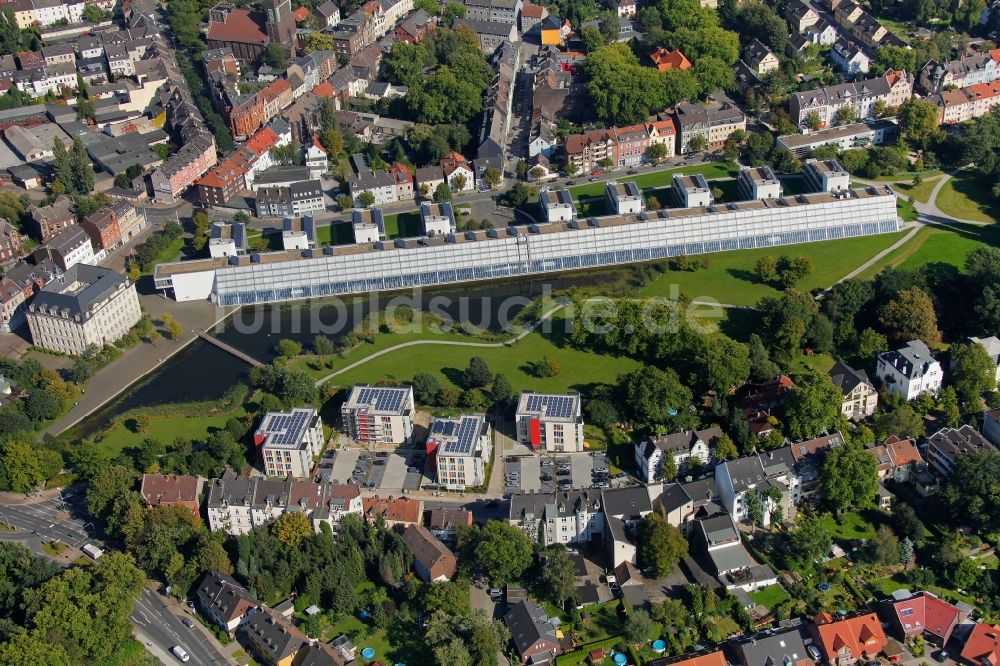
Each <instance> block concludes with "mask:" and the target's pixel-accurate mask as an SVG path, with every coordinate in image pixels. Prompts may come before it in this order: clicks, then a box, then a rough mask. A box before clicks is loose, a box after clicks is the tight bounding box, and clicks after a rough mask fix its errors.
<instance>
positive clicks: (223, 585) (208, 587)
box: [195, 571, 257, 636]
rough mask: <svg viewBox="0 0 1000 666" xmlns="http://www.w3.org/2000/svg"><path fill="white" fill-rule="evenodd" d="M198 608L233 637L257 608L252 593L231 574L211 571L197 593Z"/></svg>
mask: <svg viewBox="0 0 1000 666" xmlns="http://www.w3.org/2000/svg"><path fill="white" fill-rule="evenodd" d="M195 597H196V598H197V600H198V608H199V609H200V610H201V612H202V613H203V614H204V615H205V617H207V618H208V619H209V620H211V621H212V622H214V623H215V624H217V625H218V626H219V627H220V628H221V629H222V630H223V631H224V632H226V634H227V635H229V636H232V635H233V634H234V633H235V631H236V628H237V627H239V626H240V624H241V623H242V622H243V620H244V619H245V618H246V616H247V614H248V613H250V612H252V611H253V610H254V609H255V608H257V601H256V600H254V598H253V597H252V596H250V592H249V591H248V590H247V589H246V588H245V587H243V586H242V585H240V584H239V583H237V582H236V579H234V578H233V577H232V576H230V575H229V574H224V573H221V572H218V571H209V572H208V573H206V574H205V577H204V578H203V579H202V581H201V583H200V584H199V585H198V589H197V591H196V592H195Z"/></svg>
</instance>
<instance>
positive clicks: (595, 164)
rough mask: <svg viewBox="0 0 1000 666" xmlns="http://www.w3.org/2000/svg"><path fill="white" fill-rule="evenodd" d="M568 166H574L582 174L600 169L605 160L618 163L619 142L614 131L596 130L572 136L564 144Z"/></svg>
mask: <svg viewBox="0 0 1000 666" xmlns="http://www.w3.org/2000/svg"><path fill="white" fill-rule="evenodd" d="M563 149H564V150H565V151H566V161H567V164H573V165H575V166H576V167H577V170H579V171H580V172H582V173H590V172H591V171H593V170H594V169H598V168H600V163H602V162H604V160H611V163H612V164H617V163H618V140H617V138H616V137H615V133H614V130H596V131H593V132H587V133H586V134H572V135H570V136H568V137H566V141H565V143H564V144H563Z"/></svg>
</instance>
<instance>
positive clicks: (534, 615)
mask: <svg viewBox="0 0 1000 666" xmlns="http://www.w3.org/2000/svg"><path fill="white" fill-rule="evenodd" d="M503 621H504V623H505V624H506V625H507V628H508V629H510V635H511V638H512V639H513V640H514V647H515V648H516V649H517V654H518V655H520V657H521V663H522V664H544V663H553V662H555V658H556V656H557V655H558V654H559V653H560V652H562V642H561V641H560V633H559V631H558V630H557V629H556V625H554V624H553V623H552V622H551V621H550V620H549V618H548V615H547V614H546V612H545V609H544V608H542V607H541V606H539V605H538V604H535V603H532V602H530V601H527V600H523V601H519V602H518V603H516V604H515V605H514V606H513V607H512V608H511V609H510V610H509V611H507V613H506V614H505V615H504V616H503Z"/></svg>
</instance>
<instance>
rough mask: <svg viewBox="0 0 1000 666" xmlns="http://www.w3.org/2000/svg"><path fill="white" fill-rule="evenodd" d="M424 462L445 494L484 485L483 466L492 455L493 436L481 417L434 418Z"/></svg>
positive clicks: (478, 415)
mask: <svg viewBox="0 0 1000 666" xmlns="http://www.w3.org/2000/svg"><path fill="white" fill-rule="evenodd" d="M425 446H426V450H427V460H428V461H430V463H431V465H432V467H433V469H434V471H436V472H437V482H438V484H439V485H440V486H441V487H442V488H447V489H448V490H463V491H464V490H465V489H467V488H475V487H477V486H482V485H484V484H485V483H486V464H487V462H488V461H489V460H490V456H491V455H492V453H493V433H492V431H491V429H490V425H489V423H487V422H486V416H485V415H483V414H464V415H462V416H460V417H458V418H435V419H434V421H433V422H432V423H431V427H430V433H429V434H428V436H427V443H426V445H425Z"/></svg>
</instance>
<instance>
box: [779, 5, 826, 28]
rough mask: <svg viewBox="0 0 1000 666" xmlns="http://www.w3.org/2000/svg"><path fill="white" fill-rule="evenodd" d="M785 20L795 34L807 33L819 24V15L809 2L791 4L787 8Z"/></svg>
mask: <svg viewBox="0 0 1000 666" xmlns="http://www.w3.org/2000/svg"><path fill="white" fill-rule="evenodd" d="M785 18H786V19H788V22H789V24H791V26H792V31H793V32H805V31H806V29H807V28H811V27H812V26H814V25H816V24H817V23H819V20H820V16H819V13H818V12H817V11H816V10H815V9H814V8H813V6H812V5H810V4H809V3H808V2H791V3H789V4H788V5H786V6H785Z"/></svg>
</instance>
